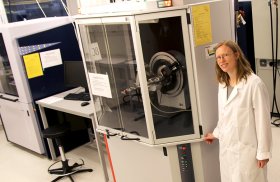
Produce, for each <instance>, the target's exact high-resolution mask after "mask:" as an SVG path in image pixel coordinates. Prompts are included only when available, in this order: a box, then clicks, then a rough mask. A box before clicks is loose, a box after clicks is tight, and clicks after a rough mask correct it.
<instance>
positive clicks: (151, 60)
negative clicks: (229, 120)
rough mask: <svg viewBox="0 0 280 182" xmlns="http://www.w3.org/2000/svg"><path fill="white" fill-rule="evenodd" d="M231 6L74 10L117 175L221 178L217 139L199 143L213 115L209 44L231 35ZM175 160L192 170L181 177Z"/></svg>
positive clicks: (139, 178)
mask: <svg viewBox="0 0 280 182" xmlns="http://www.w3.org/2000/svg"><path fill="white" fill-rule="evenodd" d="M229 12H230V4H229V1H210V2H207V3H200V4H192V5H186V6H177V7H176V6H175V7H171V8H161V9H154V10H146V11H134V12H118V13H104V14H92V15H81V16H77V17H76V20H75V22H76V25H77V31H78V35H79V43H80V47H81V51H82V56H83V60H84V64H85V65H86V69H87V70H86V71H87V73H88V75H89V81H90V85H89V87H90V92H91V93H92V94H93V100H94V106H95V107H94V108H93V109H94V110H95V122H96V125H97V131H98V132H101V133H104V134H105V135H106V137H107V144H108V146H109V151H108V153H109V156H111V160H112V164H113V167H112V169H113V171H114V172H115V176H116V180H117V181H121V182H130V181H134V182H138V181H139V182H140V181H141V182H142V181H167V182H170V181H176V182H177V181H194V180H195V181H207V182H212V181H213V182H216V181H219V167H218V166H219V163H218V161H219V160H218V146H217V144H214V145H211V146H207V145H206V144H204V143H200V142H201V141H202V137H203V135H204V134H205V133H207V132H210V131H212V130H213V129H214V127H215V126H216V123H217V120H218V118H217V107H218V106H217V84H218V83H217V82H216V80H215V79H216V78H215V57H214V50H213V48H214V46H215V45H216V44H217V43H218V42H221V41H223V40H229V39H233V36H232V35H233V28H232V27H233V25H232V24H231V16H230V13H229ZM221 27H222V28H221ZM186 143H193V144H186ZM185 144H186V146H185ZM186 147H187V149H188V150H187V151H188V153H187V154H185V153H184V154H182V155H184V156H186V155H187V157H186V158H184V157H183V158H181V156H180V155H181V154H180V155H179V153H180V151H181V149H182V148H184V149H185V148H186ZM138 149H139V150H138ZM181 152H182V151H181ZM172 156H173V157H172ZM175 156H176V157H177V159H176V160H175V162H174V160H173V159H174V158H176V157H175ZM191 157H192V158H195V159H193V160H192V159H189V158H191ZM179 158H181V159H182V160H179ZM187 160H190V161H193V162H191V163H189V164H184V163H185V162H186V161H187ZM176 161H177V162H176ZM179 161H180V162H182V163H179ZM181 165H182V166H188V167H187V169H188V170H190V171H194V172H190V176H189V175H187V176H189V177H185V178H184V179H183V178H182V179H181V177H180V176H184V175H185V174H184V170H185V168H184V167H183V168H182V170H183V172H182V174H181V173H180V169H179V168H180V167H179V166H181ZM174 166H177V167H174ZM213 166H214V167H213ZM126 171H127V172H126ZM146 174H148V175H146ZM191 176H192V177H191ZM188 178H189V179H188ZM191 178H192V179H193V180H192V179H191ZM187 179H188V180H187Z"/></svg>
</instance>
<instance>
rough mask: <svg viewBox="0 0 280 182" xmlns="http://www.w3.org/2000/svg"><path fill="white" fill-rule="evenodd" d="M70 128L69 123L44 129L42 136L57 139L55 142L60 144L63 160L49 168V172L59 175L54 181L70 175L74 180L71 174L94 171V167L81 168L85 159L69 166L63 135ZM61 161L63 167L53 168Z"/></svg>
mask: <svg viewBox="0 0 280 182" xmlns="http://www.w3.org/2000/svg"><path fill="white" fill-rule="evenodd" d="M69 130H70V127H69V126H67V125H55V126H51V127H49V128H46V129H44V130H43V131H42V136H43V137H44V138H50V139H55V142H56V144H57V146H58V149H59V153H60V156H61V160H60V161H57V162H55V163H53V164H52V165H51V166H50V167H49V168H48V172H49V173H50V174H56V175H59V176H58V177H57V178H55V179H54V180H52V182H55V181H58V180H59V179H61V178H63V177H66V176H68V177H69V178H70V179H71V181H72V182H74V180H73V178H72V176H71V175H74V174H77V173H82V172H92V171H93V170H92V169H80V167H81V166H82V165H84V161H83V160H82V163H81V164H78V163H74V164H73V165H71V166H69V164H68V159H66V157H65V153H64V148H63V146H62V141H61V137H63V136H65V135H66V134H67V132H68V131H69ZM58 162H61V163H62V167H60V168H54V169H51V167H52V166H53V165H55V164H56V163H58Z"/></svg>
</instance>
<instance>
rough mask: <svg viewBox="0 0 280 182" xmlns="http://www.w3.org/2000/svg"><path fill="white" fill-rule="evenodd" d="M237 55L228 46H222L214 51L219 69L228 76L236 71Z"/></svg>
mask: <svg viewBox="0 0 280 182" xmlns="http://www.w3.org/2000/svg"><path fill="white" fill-rule="evenodd" d="M237 59H238V56H237V53H234V52H233V51H232V50H231V49H230V48H229V47H228V46H226V45H222V46H221V47H219V48H218V49H217V50H216V61H217V64H218V65H219V67H220V68H221V69H222V70H223V71H224V72H226V73H228V74H234V73H236V70H237Z"/></svg>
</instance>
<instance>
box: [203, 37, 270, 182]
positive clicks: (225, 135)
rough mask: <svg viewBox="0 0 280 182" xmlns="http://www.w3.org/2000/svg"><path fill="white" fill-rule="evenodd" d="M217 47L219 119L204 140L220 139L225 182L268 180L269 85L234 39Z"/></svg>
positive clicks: (222, 176) (222, 173) (221, 166)
mask: <svg viewBox="0 0 280 182" xmlns="http://www.w3.org/2000/svg"><path fill="white" fill-rule="evenodd" d="M215 50H216V51H215V55H216V75H217V79H218V81H219V93H218V105H219V121H218V124H217V126H216V128H215V129H214V131H213V133H208V134H206V135H205V137H204V140H205V141H206V143H208V144H210V143H212V142H213V140H215V139H219V143H220V154H219V155H220V170H221V181H222V182H266V181H267V178H266V164H267V162H268V161H269V158H270V157H271V143H272V141H271V140H272V138H271V128H270V102H269V95H268V92H267V89H266V87H265V85H264V83H263V82H262V80H261V79H260V78H259V77H258V76H257V75H255V74H254V73H253V71H252V69H251V67H250V63H249V62H248V61H247V60H246V58H245V56H244V54H243V52H242V51H241V49H240V48H239V46H238V45H237V44H236V43H235V42H233V41H224V42H222V43H219V44H218V45H217V46H216V48H215Z"/></svg>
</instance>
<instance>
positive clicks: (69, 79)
mask: <svg viewBox="0 0 280 182" xmlns="http://www.w3.org/2000/svg"><path fill="white" fill-rule="evenodd" d="M64 83H65V86H66V87H67V88H75V87H79V86H81V87H84V88H85V92H88V84H87V78H86V74H85V69H84V65H83V62H82V60H76V61H64Z"/></svg>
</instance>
